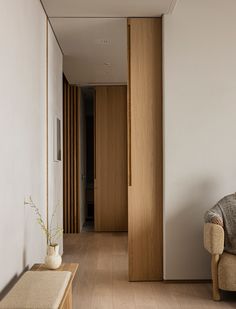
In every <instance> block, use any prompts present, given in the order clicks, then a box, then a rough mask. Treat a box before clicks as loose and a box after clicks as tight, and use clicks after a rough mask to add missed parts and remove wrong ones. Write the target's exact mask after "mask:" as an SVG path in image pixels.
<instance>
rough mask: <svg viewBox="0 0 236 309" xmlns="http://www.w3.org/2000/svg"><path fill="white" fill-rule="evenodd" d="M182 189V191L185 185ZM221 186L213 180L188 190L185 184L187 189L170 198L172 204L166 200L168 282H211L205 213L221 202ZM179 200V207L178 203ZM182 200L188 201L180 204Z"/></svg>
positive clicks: (192, 186)
mask: <svg viewBox="0 0 236 309" xmlns="http://www.w3.org/2000/svg"><path fill="white" fill-rule="evenodd" d="M192 182H193V180H192V179H191V183H192ZM189 183H190V182H189ZM185 184H186V182H185ZM178 187H179V188H180V187H181V184H179V185H178ZM217 187H218V186H217V184H216V183H215V182H214V181H210V180H209V181H203V182H201V183H198V184H197V183H196V184H195V185H192V184H191V187H190V186H189V187H187V188H186V185H185V190H180V191H178V190H176V191H178V196H176V197H174V196H172V197H171V198H170V197H169V198H168V201H170V203H169V202H168V201H166V202H167V206H168V214H167V215H168V218H167V221H166V223H165V224H166V226H165V248H166V252H165V255H166V256H165V260H166V267H165V269H166V277H167V279H210V255H209V254H208V253H207V252H206V250H205V249H204V246H203V226H204V214H205V211H206V210H207V209H209V208H211V207H212V206H214V205H215V204H216V203H217V200H216V199H215V196H216V194H215V192H217ZM179 192H180V193H179ZM173 194H174V192H173ZM175 198H176V202H177V204H174V203H175ZM181 200H182V201H184V202H183V203H180V201H181ZM168 204H169V205H168Z"/></svg>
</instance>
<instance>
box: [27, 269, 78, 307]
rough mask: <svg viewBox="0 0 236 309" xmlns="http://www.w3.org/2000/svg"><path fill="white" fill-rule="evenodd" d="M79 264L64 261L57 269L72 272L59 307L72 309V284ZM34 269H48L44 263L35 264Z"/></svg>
mask: <svg viewBox="0 0 236 309" xmlns="http://www.w3.org/2000/svg"><path fill="white" fill-rule="evenodd" d="M78 267H79V264H77V263H63V264H62V265H61V266H60V267H59V268H58V269H56V270H55V271H69V272H71V277H70V280H69V282H68V285H67V288H66V290H65V293H64V296H63V298H62V301H61V304H60V306H59V309H72V284H73V281H74V278H75V275H76V273H77V271H78ZM31 270H32V271H48V269H47V268H46V267H45V265H44V264H34V265H33V266H32V268H31Z"/></svg>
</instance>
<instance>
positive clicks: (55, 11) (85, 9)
mask: <svg viewBox="0 0 236 309" xmlns="http://www.w3.org/2000/svg"><path fill="white" fill-rule="evenodd" d="M41 1H42V4H43V6H44V8H45V10H46V12H47V15H48V16H49V18H50V22H51V25H52V27H53V30H54V32H55V35H56V37H57V39H58V42H59V44H60V46H61V49H62V51H63V54H64V60H63V61H64V65H63V66H64V73H65V75H66V77H67V79H68V81H69V82H70V83H72V84H79V85H94V84H124V83H127V75H128V73H127V71H128V68H127V17H132V16H135V17H153V16H156V17H158V16H161V15H163V14H168V13H170V12H172V11H173V9H174V6H175V5H176V2H177V0H118V1H117V0H41Z"/></svg>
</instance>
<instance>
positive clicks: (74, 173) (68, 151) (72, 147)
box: [63, 76, 80, 233]
mask: <svg viewBox="0 0 236 309" xmlns="http://www.w3.org/2000/svg"><path fill="white" fill-rule="evenodd" d="M63 83H64V85H63V90H64V94H63V124H64V125H63V138H64V139H63V151H64V160H63V196H64V197H63V201H64V205H63V214H64V217H63V225H64V232H65V233H79V231H80V209H79V207H80V205H79V186H80V177H79V175H80V174H79V158H80V156H79V154H80V146H79V117H80V115H79V110H80V95H79V94H80V92H79V90H78V87H77V86H72V85H70V84H69V83H68V81H67V80H66V78H65V76H64V78H63Z"/></svg>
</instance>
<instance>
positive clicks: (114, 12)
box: [42, 0, 176, 17]
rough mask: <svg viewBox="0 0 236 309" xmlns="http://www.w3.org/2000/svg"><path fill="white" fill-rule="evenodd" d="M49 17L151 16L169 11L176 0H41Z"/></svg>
mask: <svg viewBox="0 0 236 309" xmlns="http://www.w3.org/2000/svg"><path fill="white" fill-rule="evenodd" d="M42 3H43V5H44V7H45V10H46V12H47V14H48V16H49V17H134V16H135V17H151V16H156V17H157V16H161V15H163V14H168V13H170V12H171V11H172V10H173V8H174V6H175V4H176V0H42Z"/></svg>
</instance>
